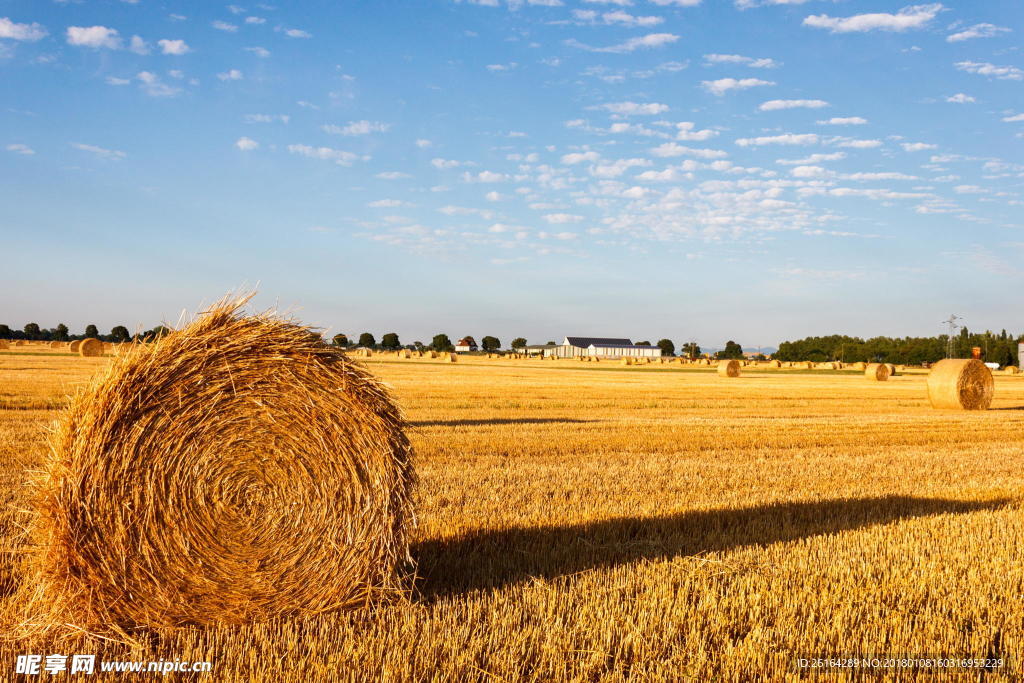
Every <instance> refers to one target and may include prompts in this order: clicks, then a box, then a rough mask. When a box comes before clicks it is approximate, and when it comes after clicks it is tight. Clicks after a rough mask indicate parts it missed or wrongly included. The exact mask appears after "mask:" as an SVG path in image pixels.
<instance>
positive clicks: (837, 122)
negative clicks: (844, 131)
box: [817, 116, 868, 126]
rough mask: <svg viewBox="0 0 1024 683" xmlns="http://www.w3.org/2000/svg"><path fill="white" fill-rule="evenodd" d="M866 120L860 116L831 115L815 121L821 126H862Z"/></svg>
mask: <svg viewBox="0 0 1024 683" xmlns="http://www.w3.org/2000/svg"><path fill="white" fill-rule="evenodd" d="M867 122H868V120H867V119H865V118H861V117H860V116H833V117H832V118H830V119H825V120H824V121H818V122H817V123H818V124H819V125H822V126H863V125H864V124H865V123H867Z"/></svg>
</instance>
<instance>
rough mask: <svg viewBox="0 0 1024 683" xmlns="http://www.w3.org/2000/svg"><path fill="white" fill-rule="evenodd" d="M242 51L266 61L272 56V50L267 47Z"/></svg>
mask: <svg viewBox="0 0 1024 683" xmlns="http://www.w3.org/2000/svg"><path fill="white" fill-rule="evenodd" d="M242 49H243V50H245V51H246V52H251V53H253V54H254V55H256V56H257V57H262V58H264V59H265V58H267V57H269V56H270V50H268V49H267V48H265V47H258V46H257V47H243V48H242Z"/></svg>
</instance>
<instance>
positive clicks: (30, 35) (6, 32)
mask: <svg viewBox="0 0 1024 683" xmlns="http://www.w3.org/2000/svg"><path fill="white" fill-rule="evenodd" d="M48 35H49V33H47V31H46V29H45V28H43V26H42V25H41V24H37V23H35V22H33V23H31V24H16V23H14V22H13V21H11V20H10V19H8V18H7V17H0V38H7V39H9V40H23V41H26V42H30V43H34V42H36V41H37V40H42V39H43V38H45V37H46V36H48Z"/></svg>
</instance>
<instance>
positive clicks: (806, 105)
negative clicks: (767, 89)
mask: <svg viewBox="0 0 1024 683" xmlns="http://www.w3.org/2000/svg"><path fill="white" fill-rule="evenodd" d="M827 106H829V104H828V102H826V101H825V100H768V101H767V102H762V103H761V106H760V107H758V109H760V110H761V111H778V110H779V109H821V108H822V107H827Z"/></svg>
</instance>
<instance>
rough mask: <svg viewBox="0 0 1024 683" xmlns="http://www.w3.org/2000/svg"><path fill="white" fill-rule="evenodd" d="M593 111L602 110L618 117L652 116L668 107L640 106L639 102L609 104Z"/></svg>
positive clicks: (661, 105) (647, 104)
mask: <svg viewBox="0 0 1024 683" xmlns="http://www.w3.org/2000/svg"><path fill="white" fill-rule="evenodd" d="M593 109H604V110H605V111H609V112H611V113H612V114H618V115H619V116H636V115H639V116H654V115H657V114H661V113H664V112H666V111H668V105H667V104H660V103H657V102H648V103H646V104H640V103H639V102H609V103H607V104H601V105H598V106H596V107H593Z"/></svg>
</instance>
